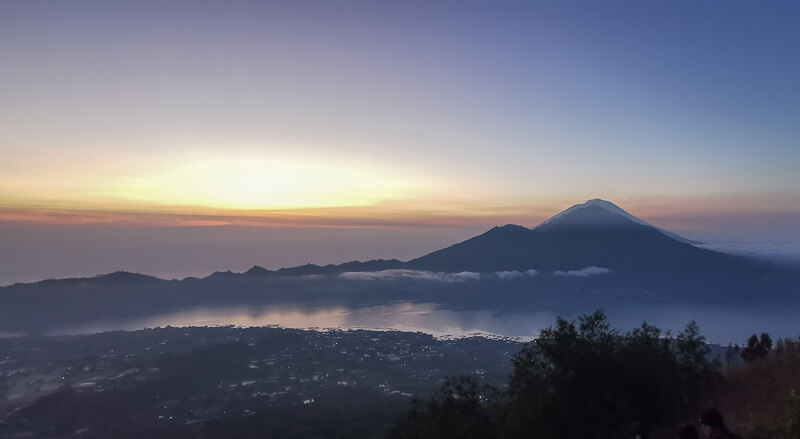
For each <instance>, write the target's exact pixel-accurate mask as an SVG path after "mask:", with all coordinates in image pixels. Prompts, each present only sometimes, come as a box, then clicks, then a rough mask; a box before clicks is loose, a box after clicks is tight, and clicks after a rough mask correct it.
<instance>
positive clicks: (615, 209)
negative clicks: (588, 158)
mask: <svg viewBox="0 0 800 439" xmlns="http://www.w3.org/2000/svg"><path fill="white" fill-rule="evenodd" d="M599 209H602V210H604V211H606V212H610V213H613V214H615V215H618V216H621V217H623V218H626V219H629V220H631V221H633V222H635V223H638V224H641V225H644V226H650V227H653V228H654V229H656V230H658V231H660V232H661V233H663V234H665V235H667V236H669V237H670V238H672V239H675V240H677V241H680V242H683V243H686V244H700V242H699V241H694V240H691V239H687V238H684V237H682V236H680V235H678V234H676V233H673V232H670V231H668V230H664V229H662V228H659V227H656V226H654V225H652V224H650V223H648V222H647V221H644V220H643V219H640V218H637V217H635V216H633V215H631V214H630V213H628V212H626V211H625V210H624V209H622V208H620V207H619V206H617V205H616V204H614V203H612V202H610V201H606V200H601V199H599V198H595V199H593V200H589V201H586V202H585V203H581V204H576V205H574V206H572V207H570V208H569V209H567V210H564V211H563V212H561V213H559V214H556V215H554V216H552V217H551V218H550V219H548V220H547V221H545V222H543V223H542V224H540V225H539V226H537V227H535V228H534V229H547V228H549V227H552V226H553V224H554V223H558V222H559V221H560V220H562V219H563V218H564V217H568V216H570V215H571V214H573V213H574V212H576V211H580V213H582V214H583V215H581V218H582V219H583V221H585V225H592V224H596V223H599V222H602V221H604V218H606V215H605V212H602V211H600V210H599ZM592 212H594V214H592Z"/></svg>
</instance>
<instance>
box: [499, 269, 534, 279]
mask: <svg viewBox="0 0 800 439" xmlns="http://www.w3.org/2000/svg"><path fill="white" fill-rule="evenodd" d="M538 273H539V272H538V271H536V270H534V269H530V270H525V271H498V272H496V273H495V275H497V277H499V278H500V279H502V280H511V279H518V278H520V277H533V276H536V274H538Z"/></svg>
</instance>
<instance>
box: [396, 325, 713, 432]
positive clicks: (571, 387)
mask: <svg viewBox="0 0 800 439" xmlns="http://www.w3.org/2000/svg"><path fill="white" fill-rule="evenodd" d="M667 335H668V334H667ZM707 353H708V347H707V346H706V344H705V339H704V337H702V336H701V335H700V332H699V328H698V326H697V324H696V323H695V322H692V323H690V324H689V325H688V326H687V327H686V329H685V330H684V331H682V332H681V333H680V334H678V336H677V337H676V338H675V340H671V339H670V338H669V337H667V336H664V337H662V333H661V331H660V330H659V329H658V328H656V327H654V326H651V325H648V324H647V323H643V324H642V326H641V327H639V328H636V329H634V330H633V331H631V332H627V333H624V334H623V333H620V332H618V331H616V330H613V329H611V328H610V326H609V324H608V321H607V318H606V316H605V314H604V313H603V312H601V311H597V312H595V313H593V314H591V315H585V316H582V317H581V318H580V319H579V322H578V324H577V325H576V323H575V322H570V321H567V320H565V319H562V318H559V319H558V320H557V321H556V324H555V326H553V327H550V328H547V329H545V330H543V331H542V333H541V334H540V336H539V338H538V339H537V340H536V341H535V342H532V343H529V344H527V345H525V347H523V348H522V350H521V351H520V352H519V353H518V354H517V355H516V356H515V357H514V359H513V364H514V371H513V373H512V376H511V379H510V382H509V386H508V391H507V392H505V393H504V394H502V395H498V396H497V397H495V398H493V399H492V400H491V401H481V400H480V399H479V398H478V397H477V396H476V395H482V394H484V393H488V391H487V390H485V389H481V390H478V388H477V387H476V386H477V384H476V383H474V381H471V382H470V381H469V379H467V378H461V379H458V380H450V381H448V382H447V383H445V386H444V387H442V389H441V390H440V391H439V392H438V393H437V394H436V395H435V396H434V397H433V398H431V399H430V400H428V401H422V402H418V403H417V404H416V405H415V407H414V409H412V411H411V413H410V414H409V416H408V417H407V418H406V419H405V420H404V425H403V427H398V428H396V429H395V430H394V432H393V437H397V438H412V437H413V438H427V437H475V438H478V437H481V438H483V437H537V438H587V437H592V438H598V439H602V438H619V437H632V435H631V431H632V429H633V428H634V426H637V425H638V426H639V427H638V428H642V426H650V427H651V428H652V427H655V426H657V425H663V424H665V423H669V422H670V421H673V420H674V419H676V418H677V417H678V416H679V415H680V414H681V413H682V411H683V410H685V409H686V408H687V407H688V406H689V404H690V403H691V402H693V401H694V399H695V398H696V396H697V394H698V392H699V391H700V389H702V388H704V387H705V386H706V385H707V384H708V383H710V382H712V381H713V380H714V378H715V377H716V376H717V371H716V369H715V367H714V366H713V365H712V364H711V363H709V361H708V359H707ZM454 383H456V384H458V383H462V384H464V385H461V386H460V387H459V386H458V385H454Z"/></svg>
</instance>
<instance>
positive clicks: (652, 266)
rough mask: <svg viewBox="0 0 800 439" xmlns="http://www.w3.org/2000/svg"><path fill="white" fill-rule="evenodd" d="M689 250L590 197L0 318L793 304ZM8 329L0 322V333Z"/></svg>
mask: <svg viewBox="0 0 800 439" xmlns="http://www.w3.org/2000/svg"><path fill="white" fill-rule="evenodd" d="M694 244H695V242H694V241H691V240H689V239H686V238H683V237H681V236H678V235H676V234H674V233H672V232H669V231H666V230H662V229H659V228H657V227H655V226H653V225H650V224H648V223H647V222H645V221H643V220H641V219H638V218H636V217H634V216H633V215H630V214H629V213H627V212H625V211H624V210H623V209H621V208H619V207H618V206H616V205H614V204H613V203H610V202H608V201H604V200H598V199H595V200H590V201H587V202H585V203H582V204H578V205H575V206H572V207H570V208H569V209H566V210H564V211H563V212H561V213H559V214H557V215H555V216H553V217H552V218H550V219H548V220H547V221H545V222H544V223H542V224H541V225H539V226H537V227H534V228H532V229H529V228H525V227H522V226H518V225H512V224H508V225H505V226H501V227H494V228H492V229H491V230H489V231H487V232H486V233H483V234H481V235H478V236H475V237H473V238H471V239H468V240H466V241H464V242H460V243H457V244H454V245H452V246H450V247H447V248H444V249H441V250H438V251H434V252H432V253H429V254H427V255H424V256H421V257H419V258H416V259H412V260H410V261H405V262H404V261H400V260H396V259H393V260H373V261H366V262H360V261H352V262H348V263H344V264H338V265H326V266H319V265H313V264H307V265H303V266H297V267H291V268H281V269H279V270H267V269H265V268H262V267H259V266H254V267H252V268H251V269H249V270H247V271H246V272H244V273H233V272H229V271H228V272H216V273H214V274H212V275H210V276H208V277H206V278H203V279H198V278H186V279H184V280H182V281H177V280H175V281H166V280H161V279H158V278H155V277H151V276H147V275H142V274H135V273H125V272H119V273H112V274H107V275H102V276H97V277H93V278H74V279H61V280H47V281H42V282H36V283H32V284H15V285H12V286H8V287H3V288H0V322H2V321H3V319H10V320H14V321H17V322H20V323H21V322H22V321H24V316H25V315H26V314H25V313H26V312H27V313H34V314H37V317H36V318H37V319H41V318H48V317H49V318H53V319H55V320H63V315H62V314H63V312H64V311H65V310H72V311H71V312H72V313H75V315H77V316H82V318H84V317H85V318H89V317H90V316H91V315H94V313H104V312H107V311H108V310H109V309H117V311H119V312H134V310H138V311H136V312H137V313H139V314H146V313H150V312H154V311H162V310H169V309H176V308H182V307H186V306H194V305H229V304H232V303H236V304H251V303H260V304H269V303H277V302H280V303H288V302H291V303H306V302H319V301H328V302H329V301H337V302H341V301H346V302H348V303H350V304H358V303H375V302H380V301H398V300H412V301H428V302H437V303H443V304H445V305H447V306H457V307H458V306H460V307H463V306H466V307H483V308H486V307H493V308H497V309H514V307H519V306H527V307H535V306H541V305H542V304H545V303H553V302H554V301H557V302H559V303H570V302H571V301H575V300H588V299H585V297H586V296H585V295H583V296H581V295H578V296H575V294H579V293H581V292H591V294H592V300H595V301H597V303H598V304H599V305H602V304H603V303H604V301H608V300H626V301H633V302H635V301H639V300H650V301H652V300H656V301H672V302H687V301H693V302H697V301H700V302H706V303H734V302H735V303H758V302H762V301H770V302H775V301H791V302H796V301H797V300H798V296H800V289H799V288H798V286H800V270H798V269H796V268H794V269H793V268H787V267H784V266H778V265H773V264H770V263H767V262H764V261H758V260H755V259H748V258H745V257H741V256H734V255H729V254H724V253H719V252H715V251H711V250H707V249H702V248H699V247H697V246H695V245H694ZM478 279H480V282H475V280H478ZM377 280H385V281H386V282H376V281H377ZM581 294H582V293H581ZM126 307H127V308H126ZM109 315H113V313H110V314H109ZM8 329H9V328H3V327H2V325H1V324H0V332H2V331H3V330H8Z"/></svg>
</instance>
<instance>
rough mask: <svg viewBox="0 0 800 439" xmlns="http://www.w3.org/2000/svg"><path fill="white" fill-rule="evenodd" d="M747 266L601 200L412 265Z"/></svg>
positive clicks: (685, 271) (653, 269) (682, 269)
mask: <svg viewBox="0 0 800 439" xmlns="http://www.w3.org/2000/svg"><path fill="white" fill-rule="evenodd" d="M609 205H610V206H612V207H613V208H610V207H609ZM746 265H747V264H743V263H742V262H741V259H740V258H735V257H731V256H728V255H724V254H721V253H717V252H713V251H709V250H705V249H700V248H698V247H695V246H693V245H691V244H688V243H685V242H682V241H680V240H678V239H675V238H672V237H671V236H669V235H668V234H666V233H664V232H663V231H661V230H659V229H657V228H655V227H653V226H651V225H649V224H647V223H645V222H644V221H641V220H638V219H637V218H635V217H633V216H632V215H630V214H628V213H627V212H625V211H623V210H622V209H620V208H618V207H616V206H614V205H613V204H611V203H608V202H605V201H602V200H593V201H591V202H588V203H584V204H581V205H577V206H573V207H571V208H569V209H567V210H565V211H564V212H561V213H560V214H558V215H556V216H554V217H552V218H551V219H549V220H548V221H545V222H544V223H542V224H541V225H540V226H538V227H536V228H533V229H526V228H524V227H520V226H512V225H507V226H503V227H496V228H494V229H492V230H489V231H488V232H486V233H484V234H482V235H479V236H476V237H474V238H472V239H469V240H467V241H464V242H461V243H458V244H455V245H453V246H451V247H448V248H445V249H442V250H439V251H435V252H433V253H430V254H428V255H425V256H422V257H420V258H417V259H414V260H412V261H409V266H410V267H412V268H417V269H426V270H435V271H464V270H468V271H480V272H485V271H497V270H523V269H529V268H534V269H536V270H545V271H557V270H558V271H563V270H579V269H582V268H585V267H589V266H597V267H604V268H608V269H611V270H613V271H615V272H617V273H625V274H628V275H637V276H640V275H648V276H652V275H655V274H661V275H669V276H684V277H685V276H687V275H696V274H698V273H700V272H705V273H707V272H709V270H710V271H715V270H717V269H718V268H725V269H737V270H740V269H745V268H746Z"/></svg>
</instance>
